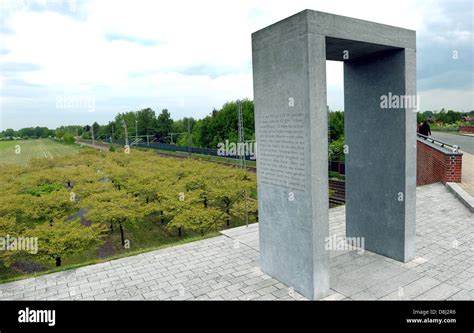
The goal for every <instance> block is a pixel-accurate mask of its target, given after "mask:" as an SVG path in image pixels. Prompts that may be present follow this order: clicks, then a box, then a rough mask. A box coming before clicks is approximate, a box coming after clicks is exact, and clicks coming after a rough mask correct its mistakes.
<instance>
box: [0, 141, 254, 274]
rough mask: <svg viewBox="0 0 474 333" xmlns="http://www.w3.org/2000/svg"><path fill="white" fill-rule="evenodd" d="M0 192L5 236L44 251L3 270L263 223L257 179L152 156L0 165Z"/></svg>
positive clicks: (23, 254) (25, 254) (86, 153)
mask: <svg viewBox="0 0 474 333" xmlns="http://www.w3.org/2000/svg"><path fill="white" fill-rule="evenodd" d="M0 187H1V188H2V191H1V192H0V237H2V239H5V237H9V238H10V239H15V238H16V239H26V238H31V237H33V238H36V239H37V243H38V249H37V252H36V253H31V251H28V250H26V249H23V250H22V249H16V250H6V251H0V272H4V271H5V269H7V270H8V269H11V268H12V267H18V266H22V265H25V263H34V264H38V265H42V266H43V267H47V268H52V267H54V266H60V265H62V263H68V264H69V263H74V264H80V263H81V261H89V260H92V259H95V257H96V256H97V254H96V253H97V252H98V251H100V249H101V248H102V247H103V246H104V244H107V245H108V246H109V247H113V248H114V249H115V250H116V251H115V252H116V253H118V254H120V253H122V252H126V251H127V250H129V249H130V250H134V249H140V248H144V247H150V246H155V247H156V246H159V245H162V244H172V243H173V242H179V241H181V240H182V239H184V238H186V237H194V238H196V237H197V238H200V237H202V236H206V235H209V234H210V233H214V232H215V231H217V230H219V229H220V228H223V227H226V226H229V225H232V226H236V225H240V224H243V223H245V220H246V219H248V221H249V223H252V222H256V220H257V203H256V200H255V196H256V194H255V193H256V192H255V188H256V180H255V174H253V173H251V172H247V171H244V170H241V169H236V168H231V167H227V166H222V165H220V164H215V163H209V162H202V161H196V160H193V159H175V158H163V157H159V156H158V155H157V154H156V153H155V152H153V151H140V150H131V151H130V152H129V153H127V151H124V150H121V149H117V151H115V152H108V151H107V152H101V151H97V150H93V149H90V148H82V149H81V151H80V152H79V154H77V155H73V156H71V155H70V156H65V157H63V158H55V159H33V160H32V161H31V163H30V164H29V165H27V166H0ZM153 235H160V236H159V237H158V236H157V237H156V238H153V237H154V236H153ZM147 237H148V238H147ZM140 240H143V242H145V240H146V242H147V244H140V242H141V241H140ZM72 258H76V259H74V260H72ZM77 258H79V259H77ZM1 266H3V269H2V267H1ZM0 278H1V277H0Z"/></svg>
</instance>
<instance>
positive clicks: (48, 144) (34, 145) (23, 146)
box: [0, 139, 80, 165]
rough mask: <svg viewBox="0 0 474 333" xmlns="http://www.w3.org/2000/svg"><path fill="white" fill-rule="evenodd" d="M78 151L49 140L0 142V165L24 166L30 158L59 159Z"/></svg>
mask: <svg viewBox="0 0 474 333" xmlns="http://www.w3.org/2000/svg"><path fill="white" fill-rule="evenodd" d="M79 149H80V148H79V146H77V145H67V144H63V143H59V142H56V141H53V140H50V139H35V140H12V141H0V164H18V165H25V164H27V163H28V162H29V161H30V160H31V159H32V158H54V157H60V156H64V155H67V154H74V153H77V152H78V151H79Z"/></svg>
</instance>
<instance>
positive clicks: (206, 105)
mask: <svg viewBox="0 0 474 333" xmlns="http://www.w3.org/2000/svg"><path fill="white" fill-rule="evenodd" d="M55 2H58V1H55ZM14 3H15V2H14V1H11V2H9V3H8V4H7V5H5V7H4V8H5V9H6V10H5V11H4V17H3V18H2V19H1V20H2V21H3V22H1V23H2V25H1V26H3V27H5V28H7V29H8V30H9V31H11V32H12V33H11V34H4V35H3V37H4V39H3V44H4V47H5V48H6V50H8V51H9V52H8V53H6V54H3V53H0V60H1V61H2V62H3V63H8V62H21V63H28V64H37V65H39V66H40V67H41V69H40V70H37V71H26V72H15V73H14V74H12V73H9V74H8V75H9V78H10V79H15V80H21V81H23V82H25V83H28V84H34V85H39V86H41V87H42V90H41V93H39V92H38V90H37V89H35V88H30V90H29V91H30V92H31V97H30V96H19V97H9V98H8V99H3V98H2V101H1V102H0V107H2V112H7V114H8V112H12V110H14V109H15V108H16V107H18V108H20V107H21V108H26V109H29V110H30V109H34V108H35V105H34V104H37V105H50V104H51V103H52V100H54V98H55V96H56V95H58V94H71V95H74V94H75V95H95V96H96V99H97V106H96V109H97V112H98V113H99V114H100V112H107V114H106V115H105V116H103V118H101V119H104V120H105V119H111V118H112V116H113V114H114V113H116V112H119V111H127V110H130V109H138V108H139V107H147V106H151V107H153V108H168V109H170V111H171V113H172V115H173V117H183V116H188V115H192V116H197V117H202V116H203V115H205V114H207V113H209V112H210V111H211V110H212V108H213V107H220V106H221V104H222V103H224V102H225V101H227V100H232V99H237V98H243V97H249V98H252V95H253V92H252V76H251V68H250V66H249V63H250V61H251V43H250V42H251V41H250V34H251V33H252V32H254V31H256V30H258V29H261V28H263V27H265V26H267V25H269V24H271V23H274V22H276V21H278V20H280V19H283V18H285V17H287V16H289V15H291V14H294V13H296V12H299V11H301V10H303V9H306V8H309V9H315V10H320V11H326V12H331V13H335V14H339V15H346V16H352V17H357V18H361V19H366V20H371V21H375V22H380V23H385V24H390V25H396V26H402V27H406V28H410V29H418V30H421V31H423V27H424V25H425V23H426V22H432V21H433V20H435V21H436V20H437V21H439V22H444V21H445V20H446V18H445V17H444V16H443V12H442V10H441V9H440V7H439V6H438V5H437V2H436V1H434V2H433V1H418V2H416V3H415V4H413V3H412V2H411V1H396V2H395V1H394V2H392V5H390V6H387V5H386V4H385V3H380V2H373V1H336V0H334V1H322V0H321V1H314V0H312V1H305V0H302V1H291V2H290V1H265V0H257V1H252V0H243V1H217V0H202V1H183V0H177V1H166V2H165V1H152V0H148V1H147V0H134V1H124V0H103V1H85V2H83V1H77V2H72V4H76V5H77V18H75V17H73V15H70V13H68V15H64V13H61V12H58V11H57V10H56V11H52V10H50V11H47V10H42V11H33V10H31V7H29V6H28V4H29V3H28V2H25V1H20V2H19V3H20V4H19V5H15V4H14ZM43 3H44V4H46V5H48V4H51V2H48V1H47V0H43ZM71 8H72V9H74V8H75V6H70V8H69V9H71ZM469 33H471V34H472V32H469V31H457V32H453V34H454V36H457V38H461V39H465V38H469V36H467V34H469ZM110 35H114V36H120V35H123V36H126V37H127V38H126V39H127V40H132V39H133V38H136V39H137V41H140V40H142V41H143V40H147V41H155V42H156V44H150V45H149V46H146V45H143V44H142V43H140V42H137V43H133V42H130V41H126V40H120V39H117V40H114V41H109V40H107V38H106V36H110ZM471 38H472V36H471ZM2 54H3V55H2ZM199 66H203V68H204V69H207V68H209V69H211V71H212V72H213V73H209V75H205V74H206V73H205V70H204V72H203V71H200V72H199V73H196V75H190V73H189V72H190V70H191V69H192V68H197V67H199ZM327 68H328V71H327V74H328V76H327V77H328V79H327V82H328V103H329V104H330V106H331V108H333V109H341V108H342V107H343V101H342V99H341V97H342V66H341V64H331V62H328V66H327ZM0 79H1V81H2V82H1V83H2V84H3V89H4V90H3V91H9V90H11V89H14V88H13V87H11V86H9V83H8V82H9V81H7V80H6V79H7V77H6V74H5V75H4V74H3V73H2V75H1V77H0ZM25 97H30V98H31V99H33V100H36V103H35V102H33V104H32V105H31V106H27V103H26V102H25ZM117 105H118V106H117ZM38 112H41V111H38ZM94 116H95V117H97V115H91V116H90V117H91V119H94V118H93V117H94ZM68 117H70V118H63V119H60V120H59V121H62V122H66V123H74V122H75V121H74V119H73V115H69V116H68ZM25 121H27V119H26V120H25ZM4 122H5V123H6V125H5V126H14V127H23V126H27V125H35V124H26V123H25V124H16V123H15V124H13V123H12V124H9V119H8V117H6V116H4ZM52 123H53V122H52ZM54 125H57V124H56V123H54Z"/></svg>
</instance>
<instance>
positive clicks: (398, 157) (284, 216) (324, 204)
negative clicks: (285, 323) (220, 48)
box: [252, 10, 416, 299]
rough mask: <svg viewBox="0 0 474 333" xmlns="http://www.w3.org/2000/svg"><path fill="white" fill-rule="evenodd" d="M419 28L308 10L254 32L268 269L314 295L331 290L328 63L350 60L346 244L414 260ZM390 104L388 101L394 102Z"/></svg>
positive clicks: (346, 76) (262, 241) (259, 176)
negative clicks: (359, 241) (407, 101)
mask: <svg viewBox="0 0 474 333" xmlns="http://www.w3.org/2000/svg"><path fill="white" fill-rule="evenodd" d="M415 49H416V35H415V31H412V30H407V29H402V28H397V27H392V26H387V25H383V24H378V23H373V22H368V21H362V20H358V19H353V18H349V17H343V16H338V15H333V14H327V13H322V12H317V11H312V10H305V11H302V12H300V13H298V14H296V15H293V16H291V17H289V18H286V19H284V20H282V21H280V22H277V23H275V24H273V25H270V26H268V27H266V28H264V29H262V30H259V31H257V32H255V33H253V34H252V57H253V80H254V100H255V124H256V138H257V142H258V159H257V183H258V197H259V222H260V223H259V229H260V251H261V263H260V264H261V268H262V270H263V271H264V272H266V273H268V274H269V275H271V276H273V277H275V278H277V279H279V280H280V281H282V282H284V283H286V284H287V285H289V286H290V287H293V288H294V289H295V290H296V291H298V292H300V293H302V294H303V295H305V296H306V297H308V298H310V299H318V298H321V297H323V296H324V295H326V294H327V292H328V291H329V288H330V281H329V251H328V250H326V249H325V244H326V241H327V240H328V236H329V221H328V213H329V208H328V139H327V138H328V133H327V121H328V120H327V105H326V104H327V103H326V60H339V61H343V62H344V99H345V138H346V145H347V146H348V153H347V154H346V165H347V166H346V236H347V237H363V239H364V243H365V249H366V250H369V251H372V252H375V253H378V254H381V255H384V256H387V257H390V258H394V259H396V260H399V261H403V262H406V261H409V260H411V259H412V258H413V257H414V252H415V191H416V114H415V112H414V111H415V110H413V107H414V106H410V105H408V107H407V106H406V105H401V104H400V103H398V104H396V103H393V104H391V103H388V104H387V103H385V104H384V103H382V102H383V99H384V98H385V102H386V101H387V100H386V98H387V96H390V97H389V98H390V100H392V98H393V96H398V97H399V98H404V97H406V96H413V97H414V96H415V95H416V74H415V66H416V57H415ZM384 96H385V97H384Z"/></svg>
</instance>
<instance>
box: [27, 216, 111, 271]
mask: <svg viewBox="0 0 474 333" xmlns="http://www.w3.org/2000/svg"><path fill="white" fill-rule="evenodd" d="M105 230H106V228H105V227H104V226H103V225H101V224H92V225H90V226H84V225H81V222H80V220H79V219H76V220H74V221H67V220H66V219H55V220H54V223H53V224H52V226H50V225H49V224H42V225H39V226H37V227H36V228H35V229H33V230H32V231H31V235H32V236H33V237H38V253H37V254H35V257H37V258H38V260H40V261H42V260H44V261H48V260H51V259H54V260H55V261H56V266H58V267H59V266H61V258H62V257H64V256H67V255H72V254H75V253H80V252H82V251H84V250H88V249H91V248H97V247H98V246H99V245H101V244H102V243H103V236H104V233H105Z"/></svg>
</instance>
